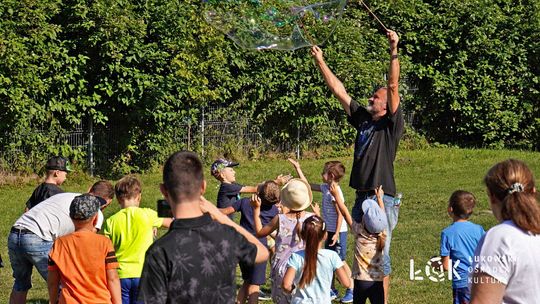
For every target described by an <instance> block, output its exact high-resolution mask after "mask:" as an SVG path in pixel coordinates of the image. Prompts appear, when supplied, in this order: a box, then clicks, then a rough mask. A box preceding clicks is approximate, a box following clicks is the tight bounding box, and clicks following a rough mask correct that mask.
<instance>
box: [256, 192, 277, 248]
mask: <svg viewBox="0 0 540 304" xmlns="http://www.w3.org/2000/svg"><path fill="white" fill-rule="evenodd" d="M251 207H253V223H254V224H255V227H253V228H255V234H256V235H257V237H265V236H267V235H270V234H271V233H272V232H274V231H275V230H276V229H277V228H278V225H279V223H278V216H277V215H276V216H274V218H273V219H272V220H271V221H270V223H268V225H266V226H264V227H263V225H262V222H261V217H260V215H261V199H260V198H259V197H258V196H257V195H256V194H253V195H252V196H251Z"/></svg>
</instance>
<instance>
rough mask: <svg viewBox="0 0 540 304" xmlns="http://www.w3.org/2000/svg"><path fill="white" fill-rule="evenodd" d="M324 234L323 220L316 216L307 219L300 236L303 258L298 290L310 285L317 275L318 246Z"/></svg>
mask: <svg viewBox="0 0 540 304" xmlns="http://www.w3.org/2000/svg"><path fill="white" fill-rule="evenodd" d="M325 234H326V225H325V223H324V221H323V219H322V218H321V217H319V216H317V215H313V216H310V217H308V218H307V219H306V220H305V221H304V224H303V226H302V231H301V236H302V239H303V240H304V246H305V253H306V254H305V257H304V268H303V269H302V277H301V278H300V282H298V288H300V289H302V288H304V287H305V286H306V285H308V284H309V283H311V282H312V281H313V280H314V279H315V276H316V274H317V256H318V253H319V246H320V243H321V241H322V240H323V239H324V236H325Z"/></svg>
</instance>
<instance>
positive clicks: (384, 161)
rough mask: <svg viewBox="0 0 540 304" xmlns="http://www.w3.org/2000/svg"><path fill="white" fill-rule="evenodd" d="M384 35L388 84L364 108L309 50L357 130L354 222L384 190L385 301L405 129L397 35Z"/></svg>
mask: <svg viewBox="0 0 540 304" xmlns="http://www.w3.org/2000/svg"><path fill="white" fill-rule="evenodd" d="M387 37H388V43H389V46H390V66H389V71H388V86H387V87H382V88H379V89H378V90H376V91H375V92H374V94H373V95H372V96H371V97H370V98H369V99H368V105H367V107H365V108H364V107H361V106H360V105H359V104H358V102H356V101H354V100H352V98H351V96H349V94H348V93H347V91H346V90H345V87H344V86H343V83H342V82H341V81H340V80H339V79H338V78H337V77H336V76H335V75H334V73H332V71H331V70H330V68H329V67H328V66H327V65H326V63H325V62H324V59H323V53H322V51H321V49H320V48H319V47H317V46H314V47H312V49H311V53H312V55H313V57H314V58H315V62H316V64H317V66H318V68H319V70H320V71H321V73H322V75H323V77H324V80H325V82H326V84H327V85H328V87H329V88H330V90H331V91H332V93H333V94H334V96H335V97H336V98H337V99H338V100H339V101H340V103H341V105H342V106H343V109H344V110H345V112H346V113H347V118H348V121H349V123H351V124H352V126H353V127H354V128H355V129H356V130H357V136H356V141H355V145H354V162H353V167H352V170H351V179H350V182H349V186H351V187H352V188H354V189H356V201H355V204H354V207H353V210H352V217H353V219H354V220H355V221H357V222H360V221H361V218H362V202H363V201H364V200H365V199H366V198H373V197H374V196H375V191H374V190H375V188H377V187H378V186H381V185H382V187H383V189H384V192H385V196H384V198H383V200H384V203H385V211H386V215H387V217H388V225H389V227H388V228H387V238H386V243H385V246H384V255H383V259H384V262H383V272H384V274H385V278H384V281H383V282H384V289H385V299H386V301H387V299H388V285H389V277H388V275H389V274H390V272H391V267H390V256H389V252H390V240H391V238H392V230H393V229H394V227H395V226H396V224H397V219H398V214H399V198H396V199H395V198H394V196H395V195H396V184H395V181H394V159H395V157H396V152H397V148H398V144H399V140H400V139H401V137H402V135H403V130H404V119H403V111H402V109H401V106H400V100H399V95H398V81H399V70H400V67H399V61H398V52H397V45H398V41H399V37H398V35H397V34H396V33H395V32H394V31H388V32H387Z"/></svg>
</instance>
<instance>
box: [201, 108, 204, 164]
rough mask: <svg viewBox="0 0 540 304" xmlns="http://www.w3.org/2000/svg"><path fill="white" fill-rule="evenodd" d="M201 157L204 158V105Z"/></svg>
mask: <svg viewBox="0 0 540 304" xmlns="http://www.w3.org/2000/svg"><path fill="white" fill-rule="evenodd" d="M201 158H204V106H203V107H202V117H201Z"/></svg>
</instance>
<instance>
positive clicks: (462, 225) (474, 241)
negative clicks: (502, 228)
mask: <svg viewBox="0 0 540 304" xmlns="http://www.w3.org/2000/svg"><path fill="white" fill-rule="evenodd" d="M485 233H486V232H485V231H484V228H482V226H480V225H477V224H474V223H472V222H469V221H466V222H454V223H452V225H450V226H448V227H447V228H445V229H444V230H443V231H442V233H441V256H449V257H450V259H451V260H452V265H451V266H452V269H449V270H448V271H453V269H455V270H456V272H457V275H459V277H457V276H456V274H455V273H453V274H452V287H453V288H463V287H467V285H468V284H467V278H468V276H469V273H470V271H469V270H470V267H471V265H472V258H473V256H474V250H475V249H476V246H477V245H478V242H479V241H480V239H481V238H482V236H483V235H484V234H485ZM458 261H459V264H458V265H457V266H455V265H456V264H457V263H458Z"/></svg>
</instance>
